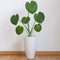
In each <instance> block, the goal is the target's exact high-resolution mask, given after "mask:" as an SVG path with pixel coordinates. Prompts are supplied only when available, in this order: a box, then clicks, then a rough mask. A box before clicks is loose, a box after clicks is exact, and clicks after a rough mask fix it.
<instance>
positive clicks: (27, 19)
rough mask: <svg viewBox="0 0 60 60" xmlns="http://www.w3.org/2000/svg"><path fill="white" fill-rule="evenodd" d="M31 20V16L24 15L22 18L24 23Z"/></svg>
mask: <svg viewBox="0 0 60 60" xmlns="http://www.w3.org/2000/svg"><path fill="white" fill-rule="evenodd" d="M29 21H30V18H29V17H23V18H22V23H23V24H27V23H28V22H29Z"/></svg>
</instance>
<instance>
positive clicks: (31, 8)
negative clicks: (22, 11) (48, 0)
mask: <svg viewBox="0 0 60 60" xmlns="http://www.w3.org/2000/svg"><path fill="white" fill-rule="evenodd" d="M25 7H26V9H27V11H28V12H29V13H31V14H33V13H35V12H36V11H37V3H36V2H35V1H31V2H30V3H29V2H26V5H25Z"/></svg>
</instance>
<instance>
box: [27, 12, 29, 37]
mask: <svg viewBox="0 0 60 60" xmlns="http://www.w3.org/2000/svg"><path fill="white" fill-rule="evenodd" d="M28 17H29V12H28ZM27 26H28V30H29V32H28V36H29V37H30V27H29V22H28V24H27Z"/></svg>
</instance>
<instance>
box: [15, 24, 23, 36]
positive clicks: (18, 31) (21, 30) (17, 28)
mask: <svg viewBox="0 0 60 60" xmlns="http://www.w3.org/2000/svg"><path fill="white" fill-rule="evenodd" d="M23 30H24V29H23V27H22V26H20V25H19V26H17V27H16V33H17V34H18V35H20V34H22V33H23Z"/></svg>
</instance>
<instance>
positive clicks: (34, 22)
mask: <svg viewBox="0 0 60 60" xmlns="http://www.w3.org/2000/svg"><path fill="white" fill-rule="evenodd" d="M34 25H35V21H34V23H33V26H32V28H31V32H30V36H31V35H32V32H33V28H34Z"/></svg>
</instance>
